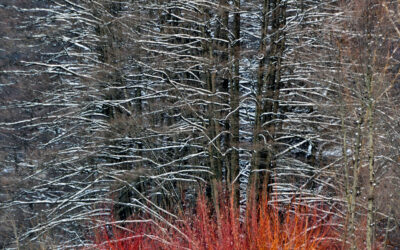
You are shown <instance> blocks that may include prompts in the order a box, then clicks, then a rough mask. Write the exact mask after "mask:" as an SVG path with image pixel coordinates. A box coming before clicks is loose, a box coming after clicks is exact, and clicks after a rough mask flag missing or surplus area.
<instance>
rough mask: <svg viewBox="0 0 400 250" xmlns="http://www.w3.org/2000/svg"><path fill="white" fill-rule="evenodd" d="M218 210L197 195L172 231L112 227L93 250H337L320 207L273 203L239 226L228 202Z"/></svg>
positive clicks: (150, 224)
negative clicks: (192, 204)
mask: <svg viewBox="0 0 400 250" xmlns="http://www.w3.org/2000/svg"><path fill="white" fill-rule="evenodd" d="M222 200H224V199H222ZM220 207H221V209H220V211H221V212H220V215H219V218H217V217H216V215H215V213H214V211H213V209H211V208H212V205H211V203H210V202H208V201H207V199H206V198H205V197H204V195H200V196H199V198H198V201H197V206H196V209H195V211H192V212H193V213H192V214H191V215H185V216H181V217H182V218H183V219H182V220H181V221H176V222H175V223H173V224H174V226H175V229H173V228H171V227H167V226H165V227H162V226H161V225H162V224H156V223H154V222H152V221H147V222H144V223H143V222H142V223H136V222H131V223H130V222H129V221H128V222H126V225H125V226H124V227H122V226H117V225H116V224H111V226H107V227H102V228H101V229H100V230H98V231H97V232H96V237H95V244H96V248H97V249H112V250H114V249H115V250H117V249H118V250H134V249H166V250H167V249H168V250H169V249H212V250H214V249H216V250H222V249H241V250H244V249H340V244H339V241H338V240H337V239H338V238H339V235H338V234H337V232H336V230H335V227H334V226H332V223H331V219H329V218H327V217H328V216H327V214H326V213H324V212H323V211H324V210H323V209H322V206H306V205H291V206H286V207H281V206H279V204H278V203H273V204H268V203H267V202H261V203H260V204H259V205H258V206H253V208H249V209H248V212H247V215H246V216H245V219H244V222H240V219H239V214H238V212H237V211H236V210H237V209H233V207H234V206H232V203H231V202H230V200H229V199H225V202H221V204H220ZM185 212H188V211H185ZM217 222H219V223H217ZM166 228H168V229H166ZM177 229H178V230H179V231H180V232H179V231H178V230H177ZM184 235H185V236H184Z"/></svg>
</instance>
